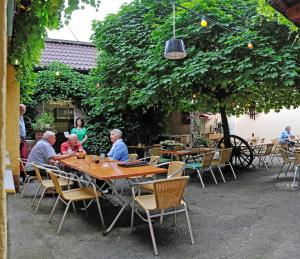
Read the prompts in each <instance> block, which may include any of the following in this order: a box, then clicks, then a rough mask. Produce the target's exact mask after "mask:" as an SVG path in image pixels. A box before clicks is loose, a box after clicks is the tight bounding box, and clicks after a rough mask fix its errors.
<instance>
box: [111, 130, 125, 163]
mask: <svg viewBox="0 0 300 259" xmlns="http://www.w3.org/2000/svg"><path fill="white" fill-rule="evenodd" d="M110 140H111V142H112V143H113V145H112V147H111V150H110V151H109V152H108V154H107V155H108V156H109V157H111V158H113V159H115V160H119V161H126V160H128V148H127V146H126V144H125V143H124V142H123V140H122V131H121V130H119V129H113V130H111V131H110Z"/></svg>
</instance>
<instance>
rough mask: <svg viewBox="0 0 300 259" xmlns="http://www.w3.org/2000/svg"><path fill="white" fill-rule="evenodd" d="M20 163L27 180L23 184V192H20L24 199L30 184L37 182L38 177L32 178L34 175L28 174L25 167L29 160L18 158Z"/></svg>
mask: <svg viewBox="0 0 300 259" xmlns="http://www.w3.org/2000/svg"><path fill="white" fill-rule="evenodd" d="M18 161H19V162H20V165H21V168H22V170H23V172H24V174H25V180H24V182H23V186H22V188H21V191H20V194H21V196H20V197H21V199H22V198H23V196H24V193H25V191H26V190H27V188H28V185H29V183H30V182H32V181H34V180H36V179H37V176H36V175H34V176H32V175H29V174H27V171H26V168H25V166H26V164H27V160H26V159H23V158H18Z"/></svg>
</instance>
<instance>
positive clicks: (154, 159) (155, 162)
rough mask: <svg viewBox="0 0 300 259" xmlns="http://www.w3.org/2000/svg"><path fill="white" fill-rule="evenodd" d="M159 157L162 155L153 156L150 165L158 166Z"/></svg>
mask: <svg viewBox="0 0 300 259" xmlns="http://www.w3.org/2000/svg"><path fill="white" fill-rule="evenodd" d="M159 158H160V156H151V157H150V161H149V165H151V166H156V165H157V163H158V161H159Z"/></svg>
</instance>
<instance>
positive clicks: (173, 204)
mask: <svg viewBox="0 0 300 259" xmlns="http://www.w3.org/2000/svg"><path fill="white" fill-rule="evenodd" d="M188 179H189V177H188V176H181V177H176V178H167V179H163V180H156V181H152V182H150V183H152V184H153V185H154V194H151V195H146V196H148V197H150V198H151V199H154V200H155V204H156V207H155V208H154V209H147V208H143V207H142V206H141V204H139V205H140V208H143V210H144V211H145V212H146V215H147V218H145V217H143V216H142V215H141V214H140V213H139V212H138V209H137V207H136V205H135V204H136V203H138V202H139V200H138V198H137V197H136V195H135V194H136V189H135V186H132V187H131V191H132V197H133V200H132V210H131V232H133V225H134V215H135V214H137V215H138V216H139V217H140V218H142V219H143V220H144V221H146V222H148V225H149V229H150V234H151V239H152V245H153V249H154V254H155V255H158V249H157V245H156V240H155V236H154V231H153V226H152V219H153V218H156V217H160V219H162V217H163V216H166V215H174V216H175V218H174V219H175V225H176V214H177V213H181V212H185V215H186V220H187V224H188V228H189V232H190V237H191V243H192V244H194V243H195V241H194V236H193V232H192V228H191V223H190V218H189V214H188V208H187V205H186V203H185V201H184V199H183V192H184V189H185V187H186V185H187V182H188ZM172 182H174V183H175V182H182V183H181V185H180V188H181V189H179V193H180V194H178V193H177V195H178V196H177V197H174V196H176V194H173V195H174V196H172V194H171V195H170V193H172V192H171V191H167V192H164V187H162V186H163V185H164V184H165V186H166V187H165V188H166V189H165V190H168V186H167V185H168V184H172ZM140 184H142V183H137V184H136V185H137V186H138V185H140ZM159 189H160V190H159ZM161 190H163V191H161ZM177 191H178V190H177ZM161 193H163V194H161ZM166 193H167V194H166ZM160 195H161V196H163V195H165V196H168V197H169V196H170V197H169V198H164V199H160V198H161V197H160ZM138 197H139V196H138ZM141 197H143V196H141ZM144 197H145V196H144ZM176 198H177V199H176ZM172 199H173V200H172ZM166 200H167V202H166V203H167V204H164V202H165V201H166ZM172 208H173V209H174V211H167V212H165V210H166V209H172ZM178 208H179V209H178ZM157 210H158V211H160V213H154V214H150V212H152V213H153V212H154V211H157ZM160 222H161V223H162V220H161V221H160Z"/></svg>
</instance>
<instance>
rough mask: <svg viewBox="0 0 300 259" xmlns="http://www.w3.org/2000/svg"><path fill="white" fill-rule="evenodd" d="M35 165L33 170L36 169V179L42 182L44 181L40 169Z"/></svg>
mask: <svg viewBox="0 0 300 259" xmlns="http://www.w3.org/2000/svg"><path fill="white" fill-rule="evenodd" d="M32 165H33V168H34V171H35V174H36V177H37V179H38V180H39V181H40V182H42V181H43V179H42V176H41V172H40V169H39V168H38V167H37V165H36V164H32Z"/></svg>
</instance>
